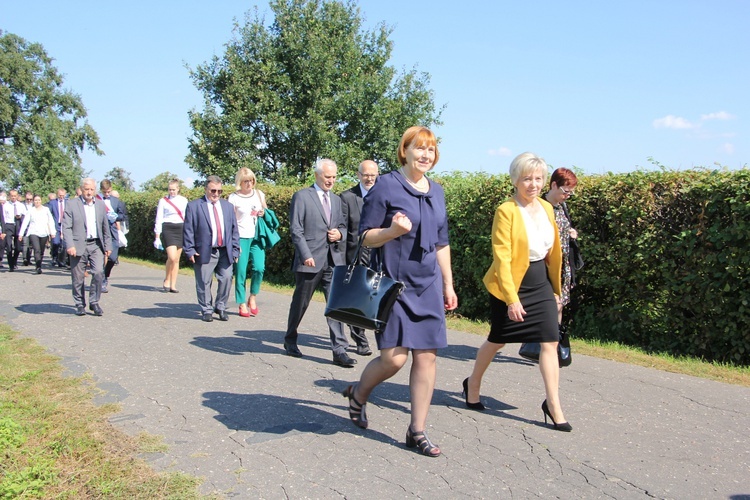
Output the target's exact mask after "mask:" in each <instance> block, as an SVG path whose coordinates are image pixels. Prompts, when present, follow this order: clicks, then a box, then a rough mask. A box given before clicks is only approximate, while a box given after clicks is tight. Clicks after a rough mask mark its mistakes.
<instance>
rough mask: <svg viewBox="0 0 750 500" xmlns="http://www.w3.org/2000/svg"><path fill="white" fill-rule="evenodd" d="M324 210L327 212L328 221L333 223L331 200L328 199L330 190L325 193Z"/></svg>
mask: <svg viewBox="0 0 750 500" xmlns="http://www.w3.org/2000/svg"><path fill="white" fill-rule="evenodd" d="M323 212H324V213H325V214H326V222H327V223H328V224H330V223H331V202H330V200H329V199H328V191H326V192H324V193H323Z"/></svg>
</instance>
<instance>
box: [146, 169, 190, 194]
mask: <svg viewBox="0 0 750 500" xmlns="http://www.w3.org/2000/svg"><path fill="white" fill-rule="evenodd" d="M173 179H177V180H178V181H179V183H180V189H182V188H184V187H185V183H184V182H182V179H180V176H178V175H177V174H173V173H171V172H162V173H160V174H159V175H157V176H156V177H153V178H151V179H149V180H147V181H146V182H144V183H143V184H141V190H143V191H161V192H166V191H167V189H169V183H170V182H171V181H172V180H173Z"/></svg>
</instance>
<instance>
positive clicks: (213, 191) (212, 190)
mask: <svg viewBox="0 0 750 500" xmlns="http://www.w3.org/2000/svg"><path fill="white" fill-rule="evenodd" d="M208 192H209V193H211V194H221V193H223V192H224V190H223V189H209V190H208Z"/></svg>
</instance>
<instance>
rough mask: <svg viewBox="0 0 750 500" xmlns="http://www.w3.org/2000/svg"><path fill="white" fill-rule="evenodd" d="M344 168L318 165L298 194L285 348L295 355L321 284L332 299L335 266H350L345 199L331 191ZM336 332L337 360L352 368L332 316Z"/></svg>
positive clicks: (330, 325)
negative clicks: (301, 329)
mask: <svg viewBox="0 0 750 500" xmlns="http://www.w3.org/2000/svg"><path fill="white" fill-rule="evenodd" d="M337 172H338V167H337V166H336V163H335V162H334V161H333V160H329V159H323V160H318V161H317V162H316V163H315V184H313V185H312V186H311V187H308V188H305V189H301V190H299V191H297V192H296V193H294V196H292V205H291V208H290V213H289V225H290V228H289V232H290V233H291V235H292V243H293V244H294V263H293V264H292V269H293V270H294V279H295V288H294V295H293V296H292V304H291V306H290V308H289V319H288V322H287V329H286V336H285V337H284V349H285V350H286V353H287V354H288V355H289V356H294V357H295V358H299V357H302V353H301V352H300V350H299V347H297V337H298V332H297V328H298V327H299V324H300V322H301V321H302V317H303V316H304V315H305V311H307V307H308V306H309V305H310V299H311V298H312V296H313V292H314V291H315V288H317V286H318V285H319V284H322V285H323V294H324V295H325V296H326V298H328V290H329V288H330V286H331V276H332V274H333V267H334V266H336V265H343V264H344V241H342V240H345V238H346V221H345V220H344V216H343V213H342V211H341V199H340V198H339V197H338V196H337V195H335V194H333V192H331V188H332V187H333V185H334V184H335V183H336V174H337ZM327 321H328V330H329V333H330V336H331V350H333V363H334V364H336V365H339V366H344V367H352V366H354V364H355V363H356V362H357V361H356V360H354V359H352V358H350V357H349V355H348V354H347V353H346V348H347V347H349V341H348V340H347V339H346V335H344V328H343V325H342V324H341V322H339V321H334V320H331V319H330V318H328V319H327Z"/></svg>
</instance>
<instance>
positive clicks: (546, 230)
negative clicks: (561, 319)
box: [463, 153, 572, 432]
mask: <svg viewBox="0 0 750 500" xmlns="http://www.w3.org/2000/svg"><path fill="white" fill-rule="evenodd" d="M510 179H511V182H512V183H513V186H515V193H514V195H513V198H512V199H510V200H508V201H506V202H504V203H503V204H502V205H500V206H499V207H498V209H497V211H496V212H495V218H494V221H493V223H492V253H493V258H492V266H491V267H490V268H489V270H488V271H487V273H486V274H485V276H484V285H485V287H486V288H487V291H488V292H489V294H490V315H491V328H490V334H489V336H488V337H487V340H486V341H485V342H484V344H482V346H481V347H480V348H479V350H478V351H477V357H476V361H475V362H474V371H473V372H472V373H471V376H470V377H468V378H467V379H465V380H464V382H463V389H464V397H465V398H466V407H467V408H470V409H472V410H478V411H482V410H484V409H485V408H484V405H483V404H482V402H481V401H480V399H479V394H480V386H481V383H482V376H483V375H484V372H485V371H486V370H487V368H488V367H489V365H490V363H491V362H492V359H493V358H494V357H495V354H497V351H499V350H500V349H501V348H502V347H503V346H504V345H505V344H507V343H522V342H540V343H541V347H542V348H541V353H540V355H539V368H540V370H541V372H542V380H543V381H544V389H545V393H546V396H547V397H546V399H545V400H544V402H543V403H542V412H543V414H544V421H545V422H546V421H547V417H550V419H551V420H552V424H553V426H554V429H556V430H559V431H566V432H569V431H571V430H572V427H571V425H570V424H569V423H568V422H566V421H565V416H564V415H563V411H562V407H561V406H560V397H559V391H558V386H559V382H560V367H559V365H558V360H557V342H558V339H559V329H558V324H557V303H558V300H559V296H560V271H561V268H562V252H561V249H560V238H559V235H558V229H557V223H556V222H555V215H554V211H553V209H552V205H550V204H549V203H548V202H546V201H545V200H543V199H542V198H540V195H541V194H542V189H543V188H544V185H545V183H546V180H547V164H546V163H545V161H544V159H542V158H540V157H538V156H536V155H535V154H533V153H523V154H520V155H518V156H517V157H516V158H515V159H514V160H513V162H512V163H511V165H510ZM472 401H473V402H472Z"/></svg>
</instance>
